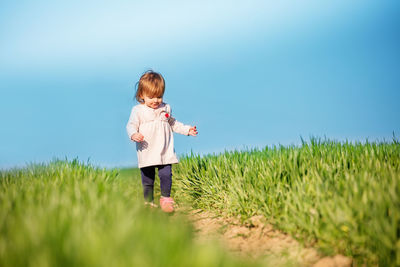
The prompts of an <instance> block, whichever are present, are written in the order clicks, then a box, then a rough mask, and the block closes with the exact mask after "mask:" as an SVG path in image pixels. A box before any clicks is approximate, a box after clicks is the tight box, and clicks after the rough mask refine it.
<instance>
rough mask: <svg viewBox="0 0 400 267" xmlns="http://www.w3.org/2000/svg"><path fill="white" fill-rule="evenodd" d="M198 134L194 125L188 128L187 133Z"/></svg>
mask: <svg viewBox="0 0 400 267" xmlns="http://www.w3.org/2000/svg"><path fill="white" fill-rule="evenodd" d="M197 134H198V132H197V128H196V126H193V127H191V128H190V129H189V133H188V135H191V136H196V135H197Z"/></svg>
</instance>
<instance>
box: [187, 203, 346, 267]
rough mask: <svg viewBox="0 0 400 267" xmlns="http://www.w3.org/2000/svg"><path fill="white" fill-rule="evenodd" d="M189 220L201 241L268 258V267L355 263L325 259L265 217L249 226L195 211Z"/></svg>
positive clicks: (334, 258) (255, 218)
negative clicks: (267, 221) (220, 244)
mask: <svg viewBox="0 0 400 267" xmlns="http://www.w3.org/2000/svg"><path fill="white" fill-rule="evenodd" d="M185 213H187V216H188V218H189V220H190V221H191V222H192V223H193V225H194V227H195V229H196V231H197V240H198V241H199V242H207V241H210V240H215V239H217V240H219V241H220V242H221V243H222V244H223V246H225V247H227V248H228V249H229V250H230V251H232V252H233V253H235V254H238V255H240V256H245V257H250V258H258V259H265V261H266V262H268V265H275V266H282V265H292V266H316V267H322V266H327V267H331V266H332V267H336V266H337V267H348V266H351V264H352V260H351V259H350V258H348V257H344V256H342V255H336V256H335V257H323V256H321V255H320V254H319V253H318V252H317V250H316V249H314V248H304V247H303V246H302V245H301V244H300V243H299V242H297V241H296V240H295V239H293V238H292V237H290V236H289V235H287V234H285V233H282V232H281V231H278V230H275V229H274V228H273V227H272V226H271V225H269V224H267V223H266V222H265V220H264V219H263V217H262V216H255V217H253V218H251V220H250V223H249V224H247V225H243V224H240V222H239V220H236V219H234V218H231V219H226V218H222V217H220V216H216V215H215V214H212V213H210V212H204V211H200V210H191V211H188V212H185Z"/></svg>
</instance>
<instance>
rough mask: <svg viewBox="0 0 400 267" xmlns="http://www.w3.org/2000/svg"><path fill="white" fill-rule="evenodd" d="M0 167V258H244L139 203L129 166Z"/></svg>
mask: <svg viewBox="0 0 400 267" xmlns="http://www.w3.org/2000/svg"><path fill="white" fill-rule="evenodd" d="M0 175H1V176H0V266H41V267H44V266H51V267H52V266H96V267H97V266H107V267H109V266H160V267H161V266H199V267H203V266H243V265H244V262H243V260H240V259H237V258H232V256H227V254H226V253H224V251H223V250H222V249H221V248H220V247H219V246H217V245H216V244H210V245H207V246H205V245H200V244H197V243H195V242H194V241H193V234H194V232H193V229H192V227H191V226H190V225H189V224H188V223H187V222H186V221H185V220H184V219H183V218H181V217H180V216H179V214H178V215H174V216H168V215H166V214H163V213H162V212H161V211H159V210H151V209H149V208H145V207H144V206H143V202H142V193H141V185H140V178H139V177H138V170H137V169H136V170H135V169H134V170H132V169H131V170H123V171H121V172H120V173H119V174H118V172H117V171H106V170H100V169H96V168H93V167H91V166H87V165H85V164H81V163H79V162H78V161H76V160H75V161H72V162H65V161H64V162H63V161H54V162H52V163H50V164H46V165H42V166H41V165H34V166H30V167H28V168H24V169H19V170H10V171H2V172H1V173H0ZM248 264H250V266H256V265H255V264H254V265H253V263H252V262H246V265H248Z"/></svg>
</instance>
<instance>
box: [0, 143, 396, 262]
mask: <svg viewBox="0 0 400 267" xmlns="http://www.w3.org/2000/svg"><path fill="white" fill-rule="evenodd" d="M173 175H174V176H173V179H174V184H173V196H174V198H175V199H176V200H177V202H178V203H179V204H182V205H186V206H190V207H193V208H196V209H198V208H200V209H203V210H211V211H213V212H216V213H218V214H220V215H221V216H235V217H237V216H240V218H241V219H242V220H243V221H246V220H248V219H249V218H250V217H251V216H253V215H262V216H264V217H265V218H266V219H267V221H269V222H270V223H272V224H273V225H275V227H277V228H279V229H282V230H283V231H285V232H287V233H290V234H291V235H292V236H294V237H295V238H297V239H298V240H301V241H302V242H303V243H304V244H305V245H312V246H314V247H317V248H319V249H320V250H321V251H322V252H323V253H324V254H326V255H334V254H337V253H340V254H344V255H347V256H350V257H352V258H353V259H354V260H355V262H356V263H360V264H362V263H366V264H367V265H372V264H379V265H380V266H391V265H400V144H399V143H398V141H397V140H393V142H381V143H380V142H365V143H340V142H335V141H326V140H324V141H321V140H319V139H315V138H313V139H311V141H310V142H308V143H307V142H303V144H302V145H301V146H286V147H284V146H276V147H266V148H264V149H253V150H247V151H231V152H225V153H222V154H218V155H207V156H203V157H200V156H197V155H189V156H185V157H183V158H181V162H180V163H179V164H177V165H174V168H173ZM155 188H156V198H158V197H159V190H158V185H157V186H156V187H155ZM194 236H195V233H194V229H193V227H192V226H191V225H190V223H188V221H187V220H186V219H185V218H184V216H183V215H181V214H180V213H179V212H178V213H176V214H175V215H173V216H170V215H167V214H163V213H162V212H161V211H160V210H159V209H149V208H146V207H144V205H143V200H142V188H141V184H140V174H139V171H138V169H123V170H105V169H99V168H95V167H93V166H91V165H90V164H84V163H80V162H79V161H78V160H73V161H57V160H55V161H53V162H51V163H48V164H42V165H40V164H39V165H31V166H28V167H26V168H22V169H13V170H4V171H1V172H0V266H259V265H260V264H262V265H268V260H265V259H264V260H263V261H262V262H256V261H250V260H249V259H243V258H237V257H235V256H233V255H232V254H229V253H226V252H225V251H224V250H223V249H222V248H221V247H220V246H219V245H218V244H216V243H210V244H207V245H206V244H200V243H198V242H195V241H194ZM284 263H285V261H284V260H283V261H282V264H284Z"/></svg>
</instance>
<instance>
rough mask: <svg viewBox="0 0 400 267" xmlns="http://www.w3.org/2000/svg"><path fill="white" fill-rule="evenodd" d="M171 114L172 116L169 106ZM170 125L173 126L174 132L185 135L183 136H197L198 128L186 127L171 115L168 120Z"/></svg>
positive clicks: (169, 109)
mask: <svg viewBox="0 0 400 267" xmlns="http://www.w3.org/2000/svg"><path fill="white" fill-rule="evenodd" d="M167 109H168V111H169V113H170V114H171V107H170V106H169V105H168V107H167ZM168 122H169V124H170V125H171V128H172V131H174V132H176V133H179V134H183V135H191V136H196V135H197V129H196V126H190V125H185V124H183V123H182V122H179V121H177V120H176V119H175V118H174V117H172V115H170V117H169V119H168Z"/></svg>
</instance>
